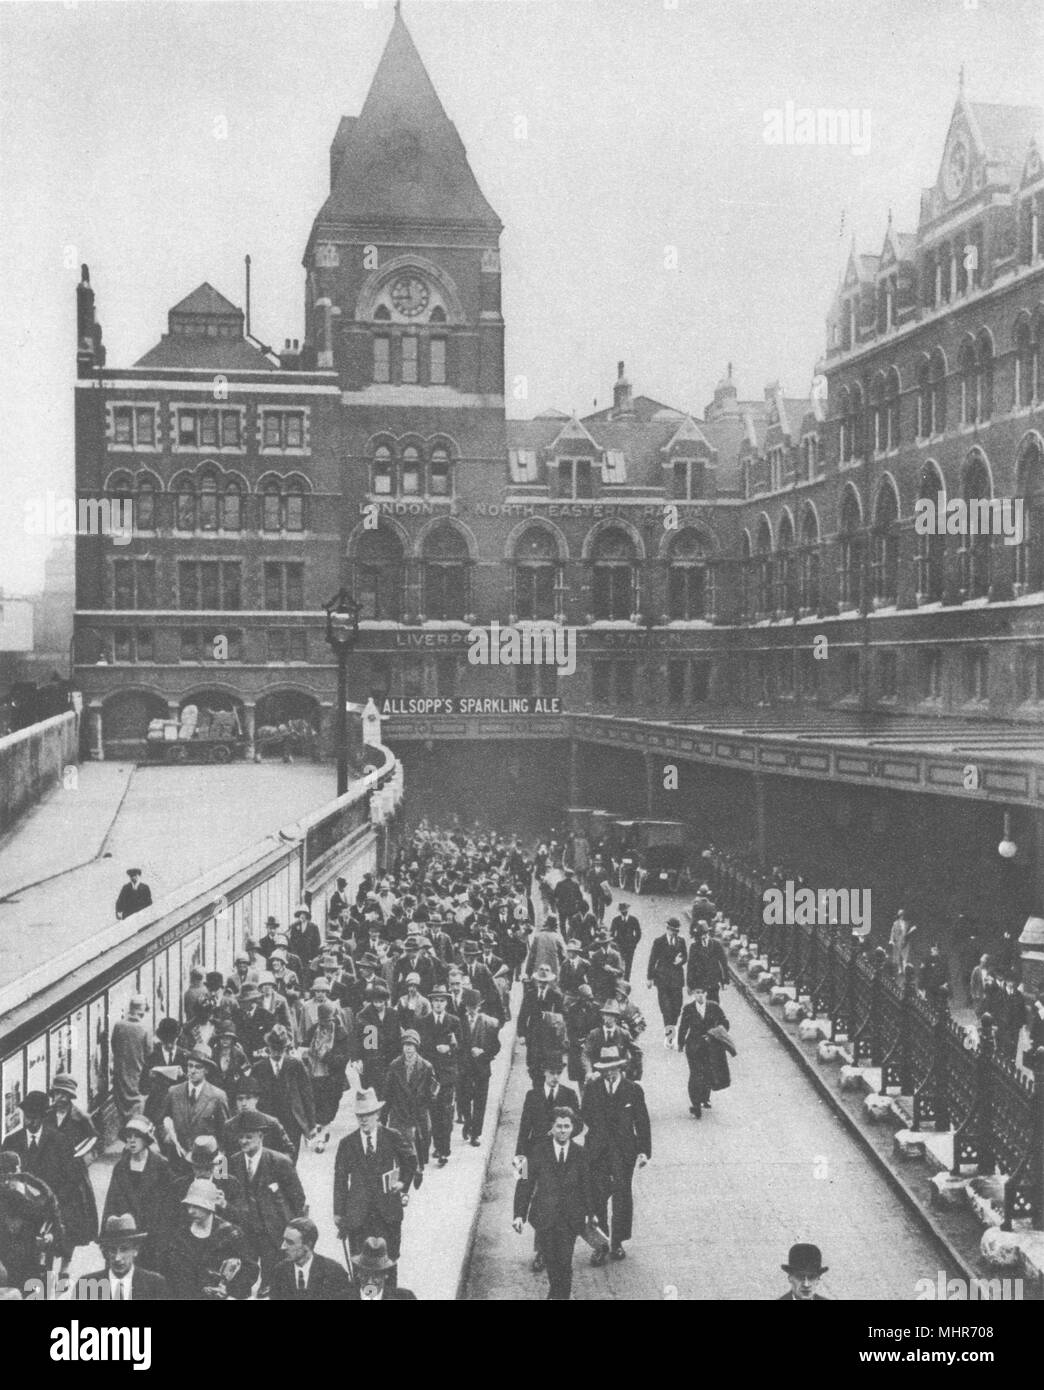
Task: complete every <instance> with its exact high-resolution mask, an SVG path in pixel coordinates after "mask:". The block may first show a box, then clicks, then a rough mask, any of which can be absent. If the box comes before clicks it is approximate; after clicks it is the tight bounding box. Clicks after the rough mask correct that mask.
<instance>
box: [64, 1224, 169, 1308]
mask: <svg viewBox="0 0 1044 1390" xmlns="http://www.w3.org/2000/svg"><path fill="white" fill-rule="evenodd" d="M148 1239H149V1233H148V1231H141V1230H139V1229H138V1223H137V1221H136V1220H135V1219H134V1217H133V1216H132V1215H131V1214H130V1213H129V1212H126V1213H124V1214H123V1215H122V1216H107V1217H106V1218H105V1220H104V1221H103V1223H102V1228H101V1233H100V1234H99V1236H98V1244H99V1246H100V1247H101V1252H102V1258H103V1259H104V1261H105V1268H104V1269H98V1270H95V1271H94V1272H93V1273H92V1274H85V1275H83V1276H82V1277H81V1278H80V1279H77V1281H76V1291H75V1294H74V1295H73V1297H74V1300H75V1301H76V1302H78V1303H88V1302H94V1301H96V1300H98V1299H103V1300H105V1301H111V1302H113V1303H163V1302H166V1301H167V1300H168V1299H169V1298H170V1296H171V1293H170V1289H169V1287H168V1285H167V1281H166V1279H164V1277H163V1275H162V1274H155V1273H154V1272H153V1271H152V1270H151V1269H147V1268H145V1267H144V1266H143V1265H139V1264H138V1260H139V1258H140V1257H141V1252H142V1249H143V1247H144V1246H145V1243H146V1242H147V1241H148Z"/></svg>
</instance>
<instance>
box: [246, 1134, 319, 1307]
mask: <svg viewBox="0 0 1044 1390" xmlns="http://www.w3.org/2000/svg"><path fill="white" fill-rule="evenodd" d="M239 1122H240V1134H239V1152H238V1153H236V1154H233V1155H232V1157H231V1158H230V1159H229V1163H228V1171H229V1181H230V1182H236V1183H238V1185H239V1187H240V1189H241V1191H242V1193H243V1206H242V1219H241V1220H240V1217H239V1215H234V1216H232V1220H234V1221H235V1222H236V1224H237V1225H238V1226H239V1227H240V1228H241V1229H242V1231H243V1233H244V1235H245V1236H247V1238H248V1239H249V1240H250V1242H251V1244H252V1245H253V1248H254V1253H255V1255H257V1257H258V1258H259V1260H260V1261H261V1274H262V1279H263V1281H264V1283H266V1284H267V1283H268V1280H269V1279H270V1277H271V1274H272V1271H273V1269H274V1268H275V1266H276V1265H277V1264H278V1263H279V1260H280V1258H281V1251H282V1241H283V1232H284V1231H285V1230H286V1225H287V1222H288V1221H292V1220H293V1219H294V1218H295V1217H299V1216H307V1215H308V1205H307V1202H306V1201H305V1194H304V1188H303V1187H302V1186H301V1180H300V1178H299V1177H298V1176H297V1169H296V1168H295V1167H294V1165H293V1164H292V1163H291V1161H290V1160H289V1159H288V1158H287V1156H286V1154H281V1153H276V1152H275V1151H274V1150H273V1149H266V1148H265V1147H264V1142H263V1140H264V1125H263V1124H262V1122H261V1120H260V1119H259V1118H258V1115H257V1111H256V1110H255V1111H253V1112H252V1113H251V1112H250V1111H246V1112H245V1114H244V1115H240V1116H239Z"/></svg>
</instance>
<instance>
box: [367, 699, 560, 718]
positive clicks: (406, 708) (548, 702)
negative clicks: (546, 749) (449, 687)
mask: <svg viewBox="0 0 1044 1390" xmlns="http://www.w3.org/2000/svg"><path fill="white" fill-rule="evenodd" d="M561 713H562V700H561V697H560V696H558V695H468V696H452V697H449V696H442V697H438V696H431V697H428V696H421V695H418V696H414V697H412V698H410V699H403V700H385V701H384V702H383V703H382V705H381V714H382V715H390V716H391V717H392V718H394V717H395V716H396V715H404V714H423V715H433V714H457V715H460V714H561Z"/></svg>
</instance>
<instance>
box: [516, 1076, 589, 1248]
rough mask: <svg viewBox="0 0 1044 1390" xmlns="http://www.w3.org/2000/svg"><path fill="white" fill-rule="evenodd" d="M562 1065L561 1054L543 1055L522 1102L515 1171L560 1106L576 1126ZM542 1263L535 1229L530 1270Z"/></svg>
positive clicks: (575, 1102) (575, 1104) (574, 1101)
mask: <svg viewBox="0 0 1044 1390" xmlns="http://www.w3.org/2000/svg"><path fill="white" fill-rule="evenodd" d="M564 1066H565V1059H564V1058H563V1057H552V1056H550V1055H549V1056H548V1057H547V1058H546V1059H545V1068H544V1079H543V1082H542V1084H541V1085H539V1086H534V1087H533V1089H532V1090H531V1091H529V1092H528V1093H527V1095H526V1098H525V1100H524V1101H523V1103H522V1120H521V1123H520V1124H519V1127H518V1139H517V1141H516V1143H515V1159H516V1163H515V1167H516V1169H517V1171H518V1172H519V1173H521V1172H522V1171H523V1169H524V1167H526V1166H528V1163H529V1159H530V1157H531V1156H532V1154H533V1151H534V1150H535V1149H536V1148H537V1146H538V1145H539V1144H541V1143H542V1142H543V1141H544V1140H545V1139H546V1138H547V1136H548V1135H549V1134H550V1133H551V1125H552V1123H553V1121H554V1118H555V1111H556V1110H558V1109H560V1108H561V1107H563V1106H564V1107H565V1108H566V1109H569V1110H572V1111H573V1112H574V1115H575V1116H576V1119H575V1120H574V1125H575V1126H579V1123H580V1119H579V1116H580V1100H579V1097H578V1096H577V1094H576V1092H575V1091H574V1090H573V1088H572V1087H571V1086H563V1085H562V1083H561V1080H560V1078H561V1074H562V1068H563V1067H564ZM574 1134H577V1135H578V1134H579V1129H578V1128H575V1129H574ZM519 1159H525V1161H526V1162H525V1165H523V1164H522V1163H519V1162H518V1160H519ZM544 1267H545V1263H544V1255H543V1252H542V1251H541V1249H540V1232H539V1230H537V1231H536V1234H535V1239H534V1241H533V1264H532V1269H533V1271H534V1273H539V1272H540V1270H542V1269H543V1268H544Z"/></svg>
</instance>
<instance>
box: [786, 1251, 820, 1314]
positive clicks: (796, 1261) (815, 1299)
mask: <svg viewBox="0 0 1044 1390" xmlns="http://www.w3.org/2000/svg"><path fill="white" fill-rule="evenodd" d="M829 1267H830V1266H829V1265H825V1264H824V1263H823V1256H822V1254H821V1253H820V1250H819V1246H818V1245H792V1246H791V1247H790V1255H789V1256H788V1258H787V1262H786V1264H785V1265H780V1269H782V1271H783V1273H784V1274H786V1275H787V1277H788V1278H789V1279H790V1288H789V1290H788V1291H787V1292H786V1293H785V1294H783V1295H782V1296H781V1297H780V1299H779V1302H780V1303H829V1302H830V1300H829V1299H828V1298H824V1297H823V1295H822V1294H821V1293H816V1289H817V1288H818V1286H819V1281H820V1279H821V1278H822V1277H823V1275H824V1274H825V1273H826V1272H827V1270H828V1269H829Z"/></svg>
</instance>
